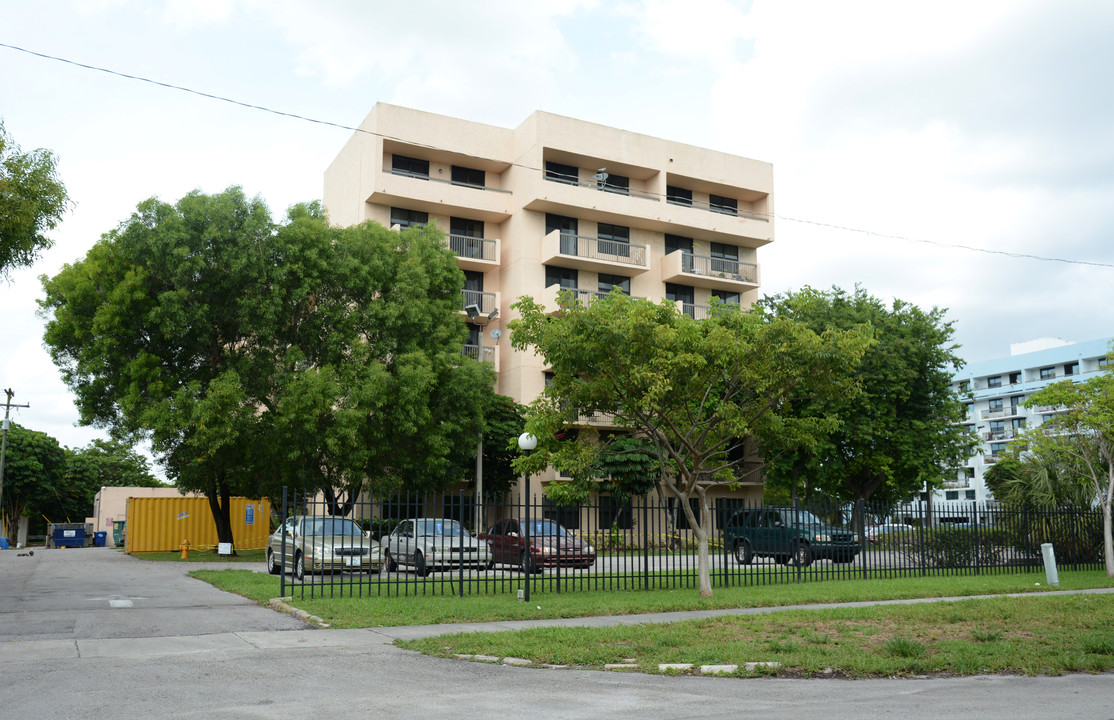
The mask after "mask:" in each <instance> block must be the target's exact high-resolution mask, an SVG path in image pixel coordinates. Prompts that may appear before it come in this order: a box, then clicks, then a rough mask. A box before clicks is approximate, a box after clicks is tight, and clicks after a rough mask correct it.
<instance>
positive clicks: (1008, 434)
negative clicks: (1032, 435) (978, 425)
mask: <svg viewBox="0 0 1114 720" xmlns="http://www.w3.org/2000/svg"><path fill="white" fill-rule="evenodd" d="M1013 436H1014V431H1013V430H992V431H991V432H986V433H983V438H984V439H986V440H1009V439H1010V438H1012V437H1013Z"/></svg>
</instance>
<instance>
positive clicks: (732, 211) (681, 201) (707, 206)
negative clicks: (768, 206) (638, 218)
mask: <svg viewBox="0 0 1114 720" xmlns="http://www.w3.org/2000/svg"><path fill="white" fill-rule="evenodd" d="M666 202H668V203H669V204H670V205H682V206H686V207H694V208H699V209H700V210H707V211H708V212H714V213H719V214H720V215H735V216H737V217H745V218H747V219H749V220H758V221H759V222H770V219H769V218H768V217H765V216H763V215H759V214H758V213H754V212H751V211H749V210H739V209H738V208H733V207H727V206H725V205H716V204H714V203H710V202H707V201H704V200H688V199H687V198H681V197H669V198H667V199H666Z"/></svg>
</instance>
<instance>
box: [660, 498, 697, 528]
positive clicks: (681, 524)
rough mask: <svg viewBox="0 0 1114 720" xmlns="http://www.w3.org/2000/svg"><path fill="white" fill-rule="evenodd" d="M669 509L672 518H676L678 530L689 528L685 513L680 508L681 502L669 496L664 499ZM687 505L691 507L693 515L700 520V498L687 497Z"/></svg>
mask: <svg viewBox="0 0 1114 720" xmlns="http://www.w3.org/2000/svg"><path fill="white" fill-rule="evenodd" d="M666 504H667V506H668V507H669V511H670V512H671V513H673V516H674V518H676V520H677V529H678V530H688V529H689V519H688V517H687V516H686V515H685V511H684V510H683V509H682V508H681V504H680V503H679V502H677V498H669V499H668V500H666ZM689 507H690V508H691V509H692V514H693V516H694V517H695V518H696V519H697V520H698V521H699V520H700V498H689Z"/></svg>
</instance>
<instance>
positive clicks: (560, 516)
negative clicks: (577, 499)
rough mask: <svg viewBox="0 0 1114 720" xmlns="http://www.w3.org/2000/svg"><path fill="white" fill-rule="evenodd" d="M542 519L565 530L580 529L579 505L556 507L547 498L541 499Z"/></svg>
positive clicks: (555, 504)
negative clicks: (550, 521)
mask: <svg viewBox="0 0 1114 720" xmlns="http://www.w3.org/2000/svg"><path fill="white" fill-rule="evenodd" d="M542 517H543V518H545V519H546V520H552V521H553V522H555V523H557V524H558V525H560V526H561V527H563V528H565V529H566V530H579V529H580V506H579V505H558V504H557V503H555V502H553V501H552V500H550V499H549V498H548V497H542Z"/></svg>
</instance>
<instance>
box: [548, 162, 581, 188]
mask: <svg viewBox="0 0 1114 720" xmlns="http://www.w3.org/2000/svg"><path fill="white" fill-rule="evenodd" d="M545 179H546V180H550V181H552V182H559V183H565V184H566V185H576V184H578V183H579V182H580V168H578V167H577V166H575V165H564V164H562V163H559V162H553V161H548V162H546V164H545Z"/></svg>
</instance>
